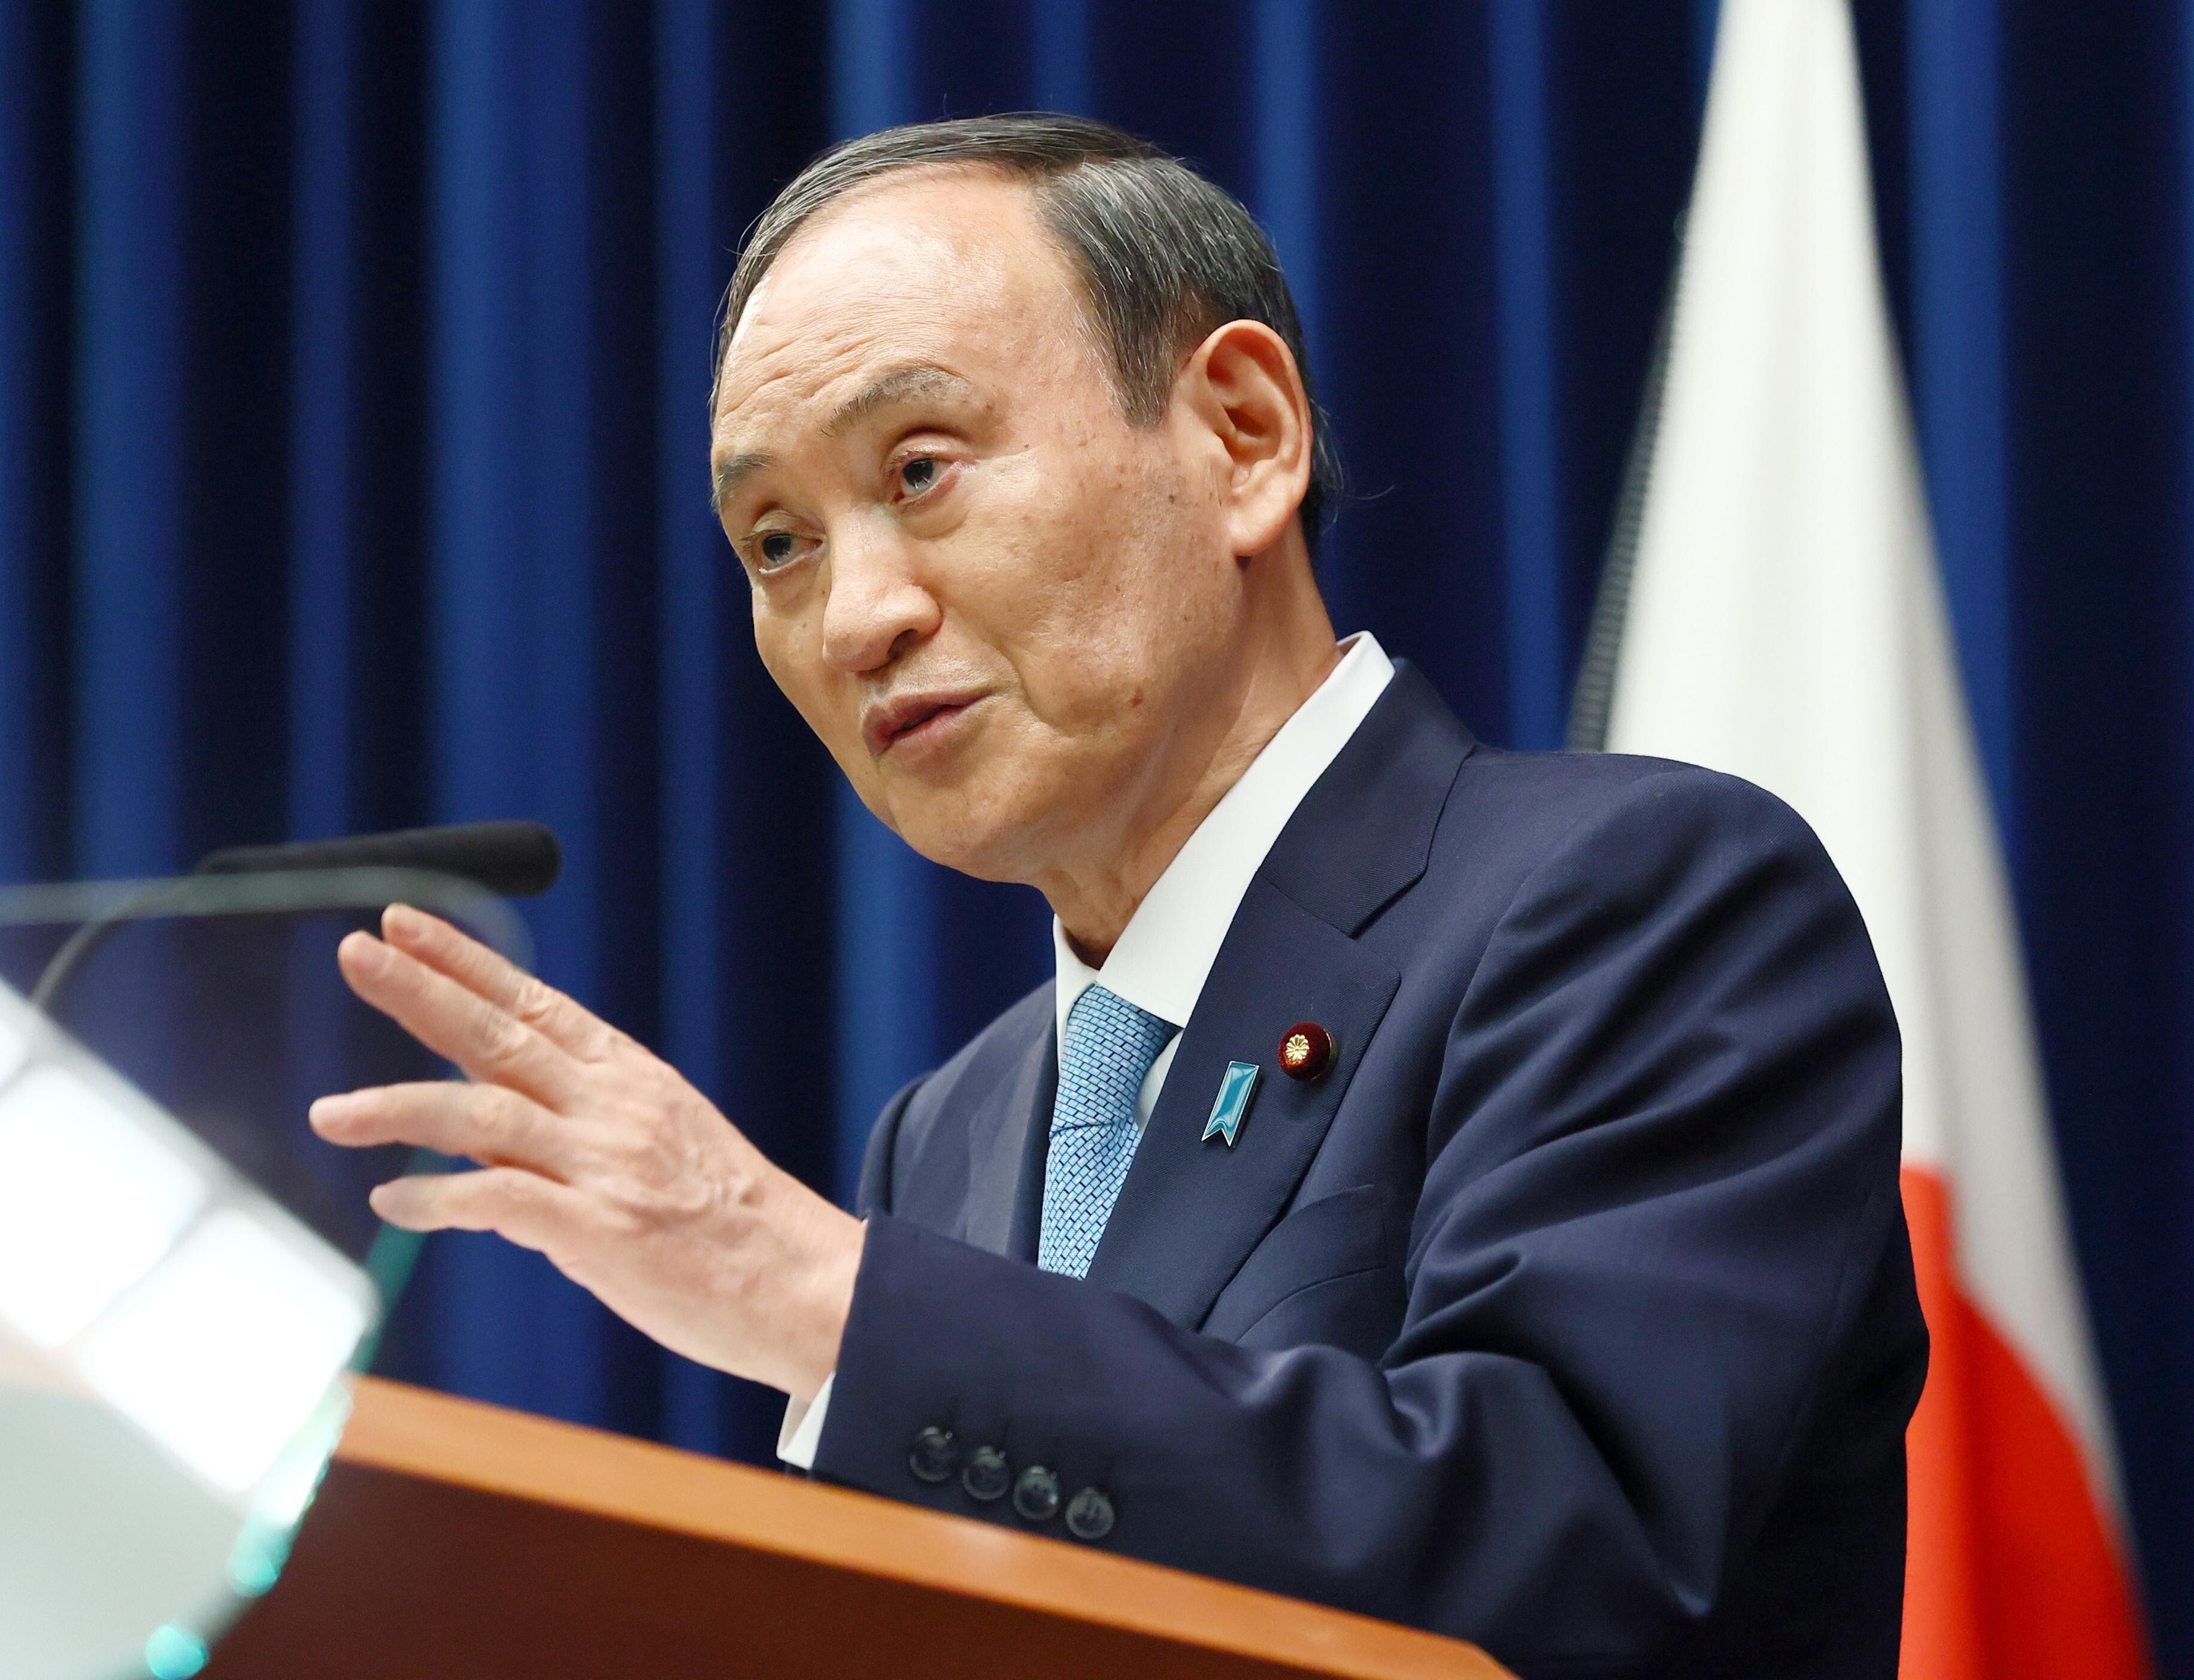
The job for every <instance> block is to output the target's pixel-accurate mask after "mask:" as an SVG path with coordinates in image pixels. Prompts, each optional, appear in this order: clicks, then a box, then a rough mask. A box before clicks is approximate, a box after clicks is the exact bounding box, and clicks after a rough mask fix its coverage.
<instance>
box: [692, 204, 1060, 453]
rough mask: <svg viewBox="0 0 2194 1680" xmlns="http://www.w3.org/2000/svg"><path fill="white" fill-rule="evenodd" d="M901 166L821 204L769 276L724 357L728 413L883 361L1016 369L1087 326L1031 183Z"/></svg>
mask: <svg viewBox="0 0 2194 1680" xmlns="http://www.w3.org/2000/svg"><path fill="white" fill-rule="evenodd" d="M904 173H905V178H903V179H902V178H901V177H900V176H897V175H894V176H893V177H889V178H887V179H885V180H883V181H877V182H875V183H872V184H870V185H869V186H864V187H861V188H857V189H855V190H854V191H853V192H849V193H847V195H846V196H845V197H844V198H841V199H839V200H837V201H836V202H834V203H832V204H830V205H829V206H827V207H826V208H825V209H823V210H822V211H820V212H818V214H817V215H816V216H815V217H814V219H813V221H810V222H809V223H807V226H803V227H802V228H801V230H800V232H798V233H796V234H795V236H794V237H793V238H792V239H791V240H790V242H788V243H787V244H786V245H785V248H784V250H783V252H782V253H780V254H779V255H778V258H777V260H776V261H775V262H774V263H772V265H771V266H770V267H769V269H768V271H767V272H766V273H765V274H764V275H763V276H762V278H761V281H760V282H759V283H758V284H756V285H755V289H754V291H753V292H752V294H751V295H750V296H749V298H748V300H747V304H746V307H745V309H744V311H743V312H742V313H741V315H740V317H739V320H738V325H737V327H736V329H735V330H733V332H732V336H731V340H730V342H729V344H728V345H727V348H726V350H725V354H724V362H723V365H722V367H721V369H720V370H719V377H718V389H717V403H716V418H717V421H718V422H719V424H720V425H722V424H726V423H736V421H738V419H739V417H740V416H742V415H743V414H745V413H747V412H749V411H750V410H754V409H755V408H756V407H757V406H758V405H759V406H764V407H772V408H773V407H775V406H777V405H778V404H780V403H782V402H783V401H784V400H785V399H786V398H790V397H795V396H801V397H813V396H819V395H821V394H823V393H822V392H821V390H820V389H819V388H818V387H819V384H820V383H824V382H827V381H828V380H829V379H830V377H832V376H838V377H847V376H852V375H853V373H855V372H857V371H858V370H859V366H860V365H864V364H869V363H871V362H875V361H877V360H883V361H888V362H892V363H899V362H906V361H928V362H934V363H937V364H941V365H944V366H947V367H951V368H954V369H956V370H958V371H961V372H963V373H965V374H966V375H968V376H969V377H970V378H973V379H976V380H978V381H980V380H981V379H982V378H983V377H984V376H985V375H988V376H1008V377H1010V376H1011V375H1012V373H1013V371H1014V365H1015V364H1016V363H1019V362H1025V360H1027V359H1028V358H1031V356H1038V357H1040V356H1041V355H1042V353H1043V352H1044V351H1045V350H1046V349H1047V347H1056V345H1057V342H1058V340H1059V338H1060V335H1061V334H1062V333H1065V334H1066V335H1070V336H1071V337H1074V338H1076V339H1077V340H1078V339H1080V338H1081V337H1082V336H1083V333H1082V325H1083V309H1082V306H1081V300H1080V294H1079V290H1078V289H1077V285H1076V283H1075V279H1074V276H1073V273H1072V271H1071V267H1070V265H1069V263H1068V261H1067V259H1066V256H1065V252H1064V251H1063V250H1062V249H1060V245H1059V243H1058V241H1057V240H1056V239H1055V238H1054V237H1053V236H1052V235H1051V234H1050V233H1049V232H1048V230H1046V229H1045V228H1044V226H1042V222H1041V221H1040V219H1039V218H1038V216H1037V213H1036V205H1035V199H1034V195H1033V192H1031V188H1030V187H1029V186H1027V185H1026V184H1025V183H1024V182H1021V181H1014V180H1012V179H1009V178H1007V177H1004V176H1002V175H999V174H997V173H996V172H995V171H992V170H988V169H966V168H956V169H942V170H921V171H913V170H910V171H906V172H904ZM802 376H804V377H802ZM788 381H790V385H789V384H788Z"/></svg>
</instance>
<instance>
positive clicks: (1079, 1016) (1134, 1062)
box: [1036, 986, 1174, 1277]
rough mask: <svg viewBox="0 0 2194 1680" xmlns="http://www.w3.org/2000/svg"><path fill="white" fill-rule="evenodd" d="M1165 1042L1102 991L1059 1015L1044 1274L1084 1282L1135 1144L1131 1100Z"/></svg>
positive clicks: (1145, 1019) (1164, 1034)
mask: <svg viewBox="0 0 2194 1680" xmlns="http://www.w3.org/2000/svg"><path fill="white" fill-rule="evenodd" d="M1173 1035H1174V1029H1173V1027H1172V1026H1171V1025H1170V1024H1169V1023H1167V1022H1164V1021H1161V1020H1160V1019H1158V1018H1157V1016H1155V1015H1153V1014H1152V1013H1151V1012H1150V1011H1149V1010H1147V1009H1138V1008H1136V1007H1135V1006H1134V1004H1132V1003H1130V1002H1129V1001H1127V999H1125V998H1123V997H1122V996H1120V995H1118V994H1117V993H1116V992H1108V991H1106V989H1104V988H1103V987H1102V986H1092V987H1090V988H1089V989H1088V990H1087V991H1085V992H1083V994H1082V995H1081V996H1080V997H1078V998H1077V999H1075V1000H1074V1006H1073V1007H1072V1008H1071V1009H1070V1010H1068V1011H1067V1012H1066V1038H1065V1043H1063V1044H1062V1045H1060V1051H1059V1096H1058V1098H1057V1099H1056V1100H1055V1101H1054V1103H1053V1104H1052V1109H1051V1153H1050V1155H1048V1157H1047V1159H1046V1160H1045V1161H1044V1167H1043V1225H1042V1230H1041V1232H1040V1233H1039V1235H1038V1236H1037V1247H1036V1263H1037V1265H1038V1266H1040V1267H1042V1269H1043V1270H1046V1271H1055V1272H1063V1273H1065V1275H1066V1276H1069V1277H1083V1276H1087V1275H1088V1270H1089V1262H1090V1261H1091V1260H1092V1259H1094V1258H1095V1257H1096V1253H1097V1239H1098V1238H1100V1236H1104V1235H1105V1222H1106V1220H1107V1219H1109V1218H1111V1217H1112V1204H1113V1203H1114V1202H1115V1201H1118V1200H1119V1199H1120V1186H1121V1184H1123V1183H1124V1182H1125V1181H1126V1178H1127V1176H1128V1165H1129V1162H1130V1161H1134V1158H1135V1145H1136V1144H1137V1143H1139V1142H1140V1140H1141V1138H1142V1133H1141V1132H1140V1131H1139V1130H1138V1129H1137V1127H1136V1126H1135V1098H1137V1097H1138V1096H1139V1095H1140V1094H1141V1092H1142V1088H1143V1081H1144V1080H1145V1079H1146V1078H1147V1077H1148V1076H1149V1074H1150V1071H1151V1064H1152V1063H1154V1062H1156V1061H1157V1058H1158V1052H1160V1051H1161V1050H1163V1049H1164V1048H1165V1047H1166V1041H1168V1040H1169V1039H1170V1038H1172V1036H1173Z"/></svg>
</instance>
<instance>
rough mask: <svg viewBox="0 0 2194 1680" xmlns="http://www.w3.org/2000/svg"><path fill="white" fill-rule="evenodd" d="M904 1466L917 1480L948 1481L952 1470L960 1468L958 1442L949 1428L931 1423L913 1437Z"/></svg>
mask: <svg viewBox="0 0 2194 1680" xmlns="http://www.w3.org/2000/svg"><path fill="white" fill-rule="evenodd" d="M906 1467H907V1468H908V1469H909V1470H910V1471H913V1472H914V1479H915V1480H916V1481H917V1482H950V1481H951V1479H952V1472H953V1471H956V1470H957V1469H959V1468H960V1443H959V1442H956V1441H955V1440H954V1439H953V1438H952V1431H951V1430H949V1429H939V1428H937V1427H936V1426H935V1425H931V1426H930V1427H929V1428H928V1429H926V1430H924V1431H922V1433H921V1434H919V1435H917V1436H915V1437H914V1450H913V1451H912V1452H910V1453H909V1454H907V1455H906Z"/></svg>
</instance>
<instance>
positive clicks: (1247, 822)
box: [777, 631, 1394, 1470]
mask: <svg viewBox="0 0 2194 1680" xmlns="http://www.w3.org/2000/svg"><path fill="white" fill-rule="evenodd" d="M1341 649H1342V651H1341V662H1340V663H1339V664H1337V665H1335V667H1334V668H1333V669H1332V671H1331V672H1330V674H1328V675H1327V677H1326V679H1325V680H1324V682H1322V683H1320V684H1319V685H1318V688H1317V690H1316V691H1314V692H1313V693H1312V695H1311V697H1310V698H1309V699H1307V700H1306V701H1304V702H1303V703H1302V704H1301V706H1300V707H1298V708H1296V709H1295V715H1294V716H1293V717H1291V718H1289V720H1287V722H1285V723H1284V724H1283V725H1280V729H1279V732H1278V734H1276V735H1274V736H1273V737H1272V739H1271V740H1270V741H1269V742H1267V743H1266V744H1265V749H1264V751H1262V752H1261V753H1260V754H1257V756H1256V758H1255V760H1252V761H1251V763H1250V765H1249V768H1248V769H1247V770H1245V771H1243V772H1242V776H1241V779H1240V780H1238V781H1237V782H1236V783H1235V784H1234V785H1233V786H1232V788H1228V789H1227V790H1226V794H1224V795H1223V796H1222V797H1221V798H1220V801H1219V803H1218V804H1217V805H1215V806H1212V808H1211V813H1210V815H1209V816H1208V817H1205V818H1204V819H1203V822H1202V823H1198V825H1197V828H1196V832H1195V833H1194V834H1191V835H1190V836H1189V837H1188V840H1187V841H1186V843H1185V844H1184V845H1183V846H1181V848H1180V851H1177V852H1175V854H1174V859H1173V862H1172V863H1169V864H1167V865H1166V869H1165V873H1164V874H1161V875H1160V876H1159V877H1158V878H1157V881H1156V883H1155V884H1153V885H1152V887H1151V890H1150V891H1149V892H1147V893H1146V894H1145V895H1144V897H1143V902H1142V903H1140V904H1139V905H1137V906H1136V907H1135V914H1134V915H1133V916H1131V917H1130V918H1129V921H1128V925H1127V926H1126V927H1125V928H1124V929H1123V930H1122V931H1121V933H1120V937H1119V939H1118V940H1117V943H1114V945H1113V947H1112V949H1111V955H1108V956H1107V957H1106V959H1105V962H1104V966H1102V967H1100V968H1092V967H1091V966H1089V965H1088V963H1086V962H1084V961H1083V960H1082V959H1081V958H1080V957H1078V956H1077V955H1075V954H1074V948H1073V947H1072V946H1071V945H1070V944H1068V943H1067V942H1066V934H1065V930H1064V929H1062V928H1061V927H1060V925H1059V919H1058V918H1057V917H1055V916H1054V918H1053V919H1052V923H1051V944H1052V951H1053V954H1054V960H1055V961H1056V963H1057V974H1058V980H1057V985H1056V991H1057V998H1056V1004H1057V1009H1058V1014H1057V1017H1056V1023H1057V1024H1056V1030H1057V1032H1058V1034H1059V1040H1060V1043H1061V1044H1064V1043H1065V1039H1066V1012H1067V1011H1069V1010H1070V1009H1071V1008H1073V1007H1074V1001H1075V1000H1076V999H1077V998H1078V997H1080V996H1081V995H1082V994H1083V992H1085V991H1087V990H1088V989H1089V988H1090V987H1091V986H1093V985H1096V984H1098V983H1100V982H1101V983H1103V985H1104V986H1105V988H1106V990H1108V991H1110V992H1111V993H1113V994H1114V995H1117V996H1119V997H1123V998H1125V999H1126V1000H1127V1001H1129V1003H1132V1004H1134V1006H1136V1007H1137V1008H1139V1009H1146V1010H1148V1011H1149V1012H1151V1013H1152V1014H1153V1015H1155V1016H1157V1018H1159V1019H1160V1020H1162V1021H1165V1022H1168V1023H1170V1024H1171V1025H1172V1027H1173V1029H1174V1035H1173V1037H1172V1039H1171V1040H1170V1041H1169V1042H1168V1043H1167V1045H1166V1047H1165V1048H1164V1049H1163V1050H1161V1051H1160V1052H1158V1058H1157V1061H1155V1062H1153V1063H1152V1064H1151V1070H1150V1073H1149V1075H1148V1076H1146V1078H1145V1079H1144V1081H1143V1088H1142V1091H1141V1092H1140V1094H1139V1095H1138V1096H1137V1098H1136V1099H1135V1123H1136V1124H1137V1125H1138V1126H1146V1125H1148V1124H1149V1123H1150V1118H1151V1111H1152V1109H1155V1108H1156V1107H1157V1101H1158V1093H1159V1092H1161V1091H1163V1089H1164V1088H1165V1081H1166V1075H1167V1073H1168V1071H1169V1070H1170V1069H1171V1068H1172V1067H1173V1057H1174V1052H1175V1050H1176V1049H1178V1048H1179V1047H1180V1029H1181V1028H1182V1027H1184V1026H1186V1024H1187V1023H1188V1018H1189V1017H1190V1016H1191V1015H1192V1014H1194V1013H1195V1012H1196V1003H1197V1000H1198V998H1199V997H1201V996H1202V995H1203V983H1204V980H1205V979H1206V978H1208V977H1209V974H1210V972H1211V965H1212V964H1213V963H1214V962H1215V961H1217V960H1218V959H1219V947H1220V944H1221V943H1224V941H1225V940H1226V930H1227V929H1228V928H1229V927H1230V926H1232V925H1233V921H1234V912H1235V911H1236V910H1238V909H1240V908H1241V904H1242V895H1243V893H1245V892H1248V891H1249V883H1250V881H1251V880H1253V879H1255V875H1256V873H1257V871H1258V869H1260V868H1261V866H1262V865H1263V863H1264V861H1265V854H1266V853H1267V852H1268V851H1271V850H1272V843H1273V842H1274V841H1275V840H1278V839H1279V837H1280V830H1281V829H1284V828H1286V827H1287V825H1288V819H1289V817H1293V816H1294V815H1295V807H1296V806H1299V805H1301V803H1302V801H1303V796H1304V795H1305V794H1308V793H1309V792H1310V790H1311V788H1312V785H1313V784H1314V783H1316V782H1317V781H1318V777H1321V776H1323V775H1324V774H1325V771H1326V766H1327V765H1330V764H1331V763H1332V762H1333V761H1334V760H1335V758H1337V757H1338V756H1339V755H1340V753H1341V748H1343V747H1345V746H1347V744H1348V739H1349V737H1351V736H1353V735H1354V734H1355V733H1356V731H1357V727H1358V725H1360V724H1361V723H1362V722H1363V721H1364V717H1365V715H1366V714H1369V713H1370V710H1371V708H1372V705H1373V703H1374V702H1376V701H1377V700H1378V698H1379V697H1380V695H1381V694H1382V693H1384V692H1385V691H1386V688H1387V683H1388V682H1389V681H1391V680H1392V679H1393V675H1394V667H1393V662H1392V661H1391V660H1389V659H1388V658H1387V655H1386V652H1385V651H1384V650H1383V649H1382V648H1381V647H1380V645H1379V644H1378V641H1377V640H1376V639H1375V638H1374V637H1373V636H1372V635H1371V634H1370V632H1369V631H1361V632H1358V634H1355V635H1353V636H1351V637H1349V638H1348V639H1347V640H1346V641H1344V642H1343V643H1341ZM836 1380H837V1379H836V1374H835V1373H834V1374H833V1375H831V1376H830V1377H826V1378H825V1379H824V1382H823V1386H822V1388H821V1389H820V1390H818V1391H817V1393H816V1396H815V1399H814V1401H813V1403H812V1404H810V1405H807V1406H805V1407H803V1406H802V1405H801V1403H800V1402H798V1401H797V1400H794V1401H790V1402H788V1403H787V1404H786V1406H785V1408H784V1428H783V1429H782V1430H781V1431H779V1432H778V1440H777V1455H778V1457H779V1458H780V1459H784V1461H785V1462H786V1463H787V1464H790V1465H798V1466H799V1467H800V1468H801V1469H802V1470H812V1469H813V1468H814V1465H815V1449H816V1448H817V1447H818V1445H819V1444H820V1443H821V1442H822V1439H823V1419H824V1413H826V1412H827V1411H828V1410H829V1409H830V1385H831V1384H832V1383H834V1382H836Z"/></svg>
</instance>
